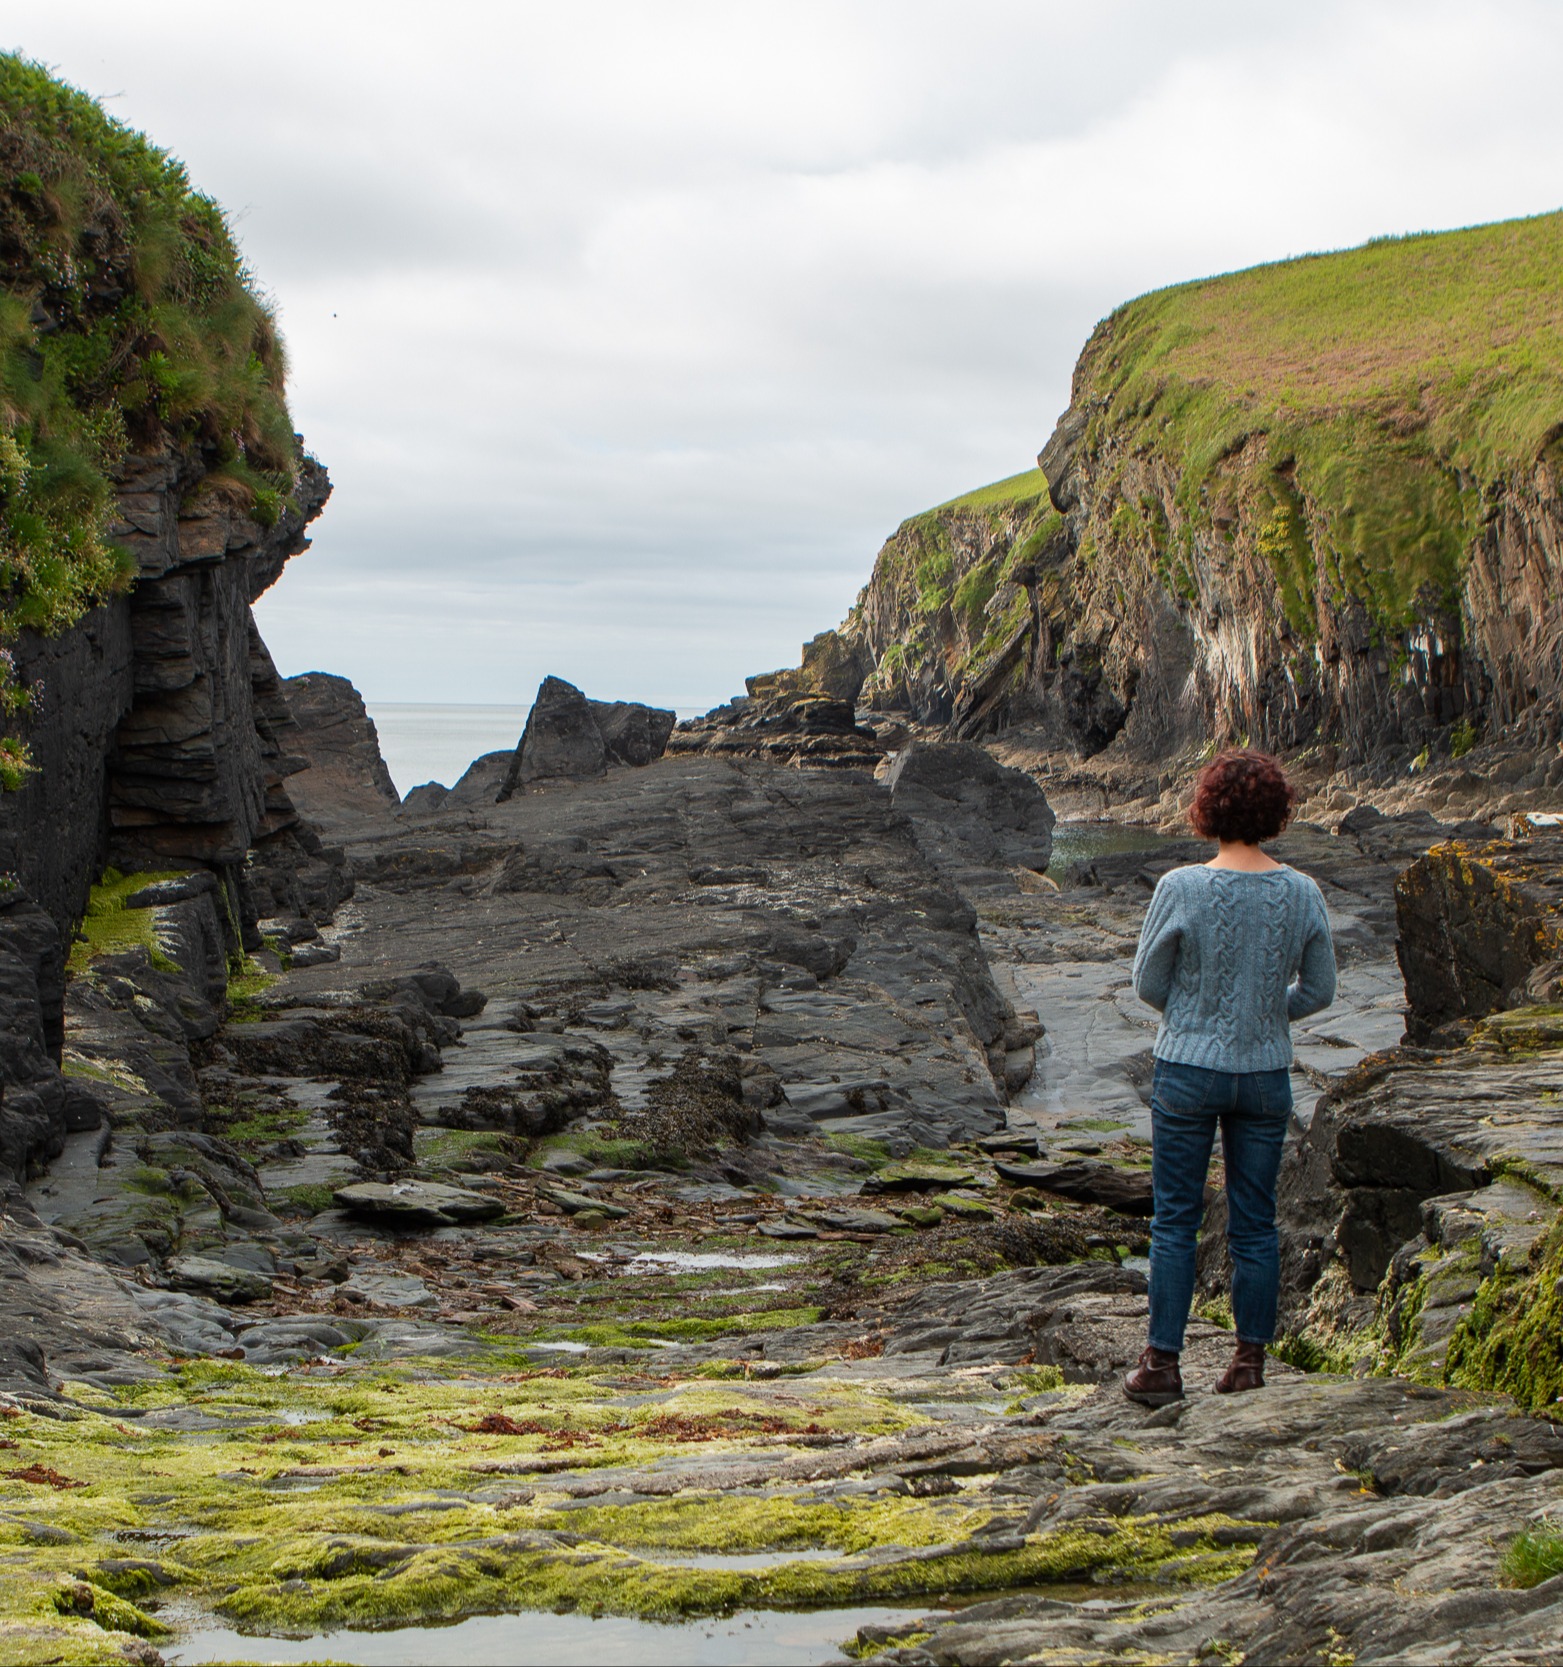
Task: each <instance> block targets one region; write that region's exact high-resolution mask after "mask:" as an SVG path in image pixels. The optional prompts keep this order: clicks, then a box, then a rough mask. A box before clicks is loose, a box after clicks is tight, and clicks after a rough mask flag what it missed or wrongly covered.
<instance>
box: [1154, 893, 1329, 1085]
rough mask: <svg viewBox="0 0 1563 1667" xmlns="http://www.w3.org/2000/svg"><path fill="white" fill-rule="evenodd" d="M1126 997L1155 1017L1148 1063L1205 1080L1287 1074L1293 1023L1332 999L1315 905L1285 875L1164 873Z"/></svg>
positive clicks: (1324, 931)
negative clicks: (1196, 1070)
mask: <svg viewBox="0 0 1563 1667" xmlns="http://www.w3.org/2000/svg"><path fill="white" fill-rule="evenodd" d="M1134 988H1135V990H1136V992H1137V993H1138V994H1139V996H1140V999H1141V1000H1142V1001H1145V1002H1148V1003H1149V1004H1150V1005H1151V1006H1152V1007H1155V1008H1158V1009H1160V1011H1161V1015H1162V1021H1161V1028H1160V1030H1159V1031H1158V1032H1157V1035H1156V1057H1157V1058H1158V1059H1166V1060H1171V1061H1174V1062H1175V1063H1177V1064H1180V1065H1201V1066H1204V1067H1205V1069H1206V1070H1211V1071H1234V1072H1240V1071H1275V1070H1279V1069H1281V1067H1283V1066H1286V1065H1290V1064H1291V1062H1292V1036H1291V1025H1292V1021H1293V1020H1294V1019H1305V1018H1307V1016H1308V1015H1309V1014H1310V1013H1317V1012H1318V1011H1319V1010H1320V1009H1321V1008H1324V1007H1328V1006H1329V1004H1330V1003H1331V1002H1332V1001H1333V1000H1334V999H1335V949H1334V945H1333V944H1332V943H1331V942H1330V925H1329V919H1328V917H1327V915H1326V913H1325V909H1324V897H1323V895H1322V894H1321V893H1320V891H1319V888H1318V886H1317V885H1315V884H1314V882H1313V881H1312V880H1310V879H1309V878H1308V876H1307V875H1306V874H1299V873H1298V872H1297V870H1296V869H1295V868H1284V867H1283V868H1269V869H1265V870H1264V871H1263V872H1261V873H1257V874H1255V873H1248V872H1246V871H1244V870H1242V869H1236V868H1207V867H1205V866H1203V865H1200V866H1197V867H1191V868H1174V869H1173V870H1172V871H1171V872H1170V873H1168V874H1164V875H1163V876H1162V877H1161V879H1160V880H1159V881H1158V882H1157V886H1156V891H1155V894H1154V895H1153V896H1152V898H1151V905H1150V908H1149V909H1148V910H1147V911H1146V915H1145V925H1144V927H1143V928H1142V929H1141V931H1140V945H1139V948H1138V950H1137V951H1136V952H1135V957H1134Z"/></svg>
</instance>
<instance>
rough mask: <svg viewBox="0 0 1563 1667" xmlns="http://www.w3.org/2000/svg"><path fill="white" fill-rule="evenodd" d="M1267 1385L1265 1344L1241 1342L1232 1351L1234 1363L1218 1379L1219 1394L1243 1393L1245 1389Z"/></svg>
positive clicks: (1217, 1390)
mask: <svg viewBox="0 0 1563 1667" xmlns="http://www.w3.org/2000/svg"><path fill="white" fill-rule="evenodd" d="M1264 1386H1265V1346H1264V1344H1263V1343H1239V1344H1238V1345H1237V1347H1236V1348H1235V1349H1234V1350H1233V1351H1232V1363H1231V1365H1229V1366H1228V1367H1227V1369H1226V1370H1225V1371H1224V1372H1223V1373H1222V1374H1221V1376H1220V1377H1219V1378H1217V1379H1216V1393H1217V1394H1218V1395H1241V1394H1242V1393H1243V1391H1244V1390H1245V1389H1263V1388H1264Z"/></svg>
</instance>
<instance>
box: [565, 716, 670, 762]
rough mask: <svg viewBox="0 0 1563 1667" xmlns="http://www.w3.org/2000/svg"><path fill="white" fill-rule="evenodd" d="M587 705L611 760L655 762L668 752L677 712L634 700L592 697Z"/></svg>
mask: <svg viewBox="0 0 1563 1667" xmlns="http://www.w3.org/2000/svg"><path fill="white" fill-rule="evenodd" d="M586 704H587V705H588V706H589V707H590V708H591V713H592V716H593V717H594V718H595V719H596V720H597V728H598V729H599V730H600V731H601V732H602V744H603V748H604V750H605V751H606V753H607V755H608V758H609V760H610V761H611V762H612V763H615V764H630V765H634V766H637V767H639V766H643V765H646V764H652V763H655V762H656V760H657V759H659V758H661V756H662V755H663V753H665V752H666V751H667V747H668V737H669V736H670V735H671V734H672V733H673V725H674V723H675V722H676V721H677V714H676V713H674V712H670V711H668V710H667V709H666V708H665V707H656V706H642V705H641V704H640V703H639V702H638V701H633V700H614V701H605V700H591V701H588V702H587V703H586Z"/></svg>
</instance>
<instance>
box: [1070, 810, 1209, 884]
mask: <svg viewBox="0 0 1563 1667" xmlns="http://www.w3.org/2000/svg"><path fill="white" fill-rule="evenodd" d="M1176 839H1177V835H1176V834H1164V833H1162V832H1161V830H1160V829H1159V828H1153V827H1150V826H1149V825H1148V824H1146V823H1143V822H1059V823H1057V824H1056V825H1055V826H1054V828H1053V855H1052V860H1051V861H1050V862H1049V863H1048V865H1047V871H1048V873H1049V874H1051V875H1052V876H1053V877H1054V878H1055V879H1061V878H1062V877H1063V876H1064V875H1065V874H1067V873H1068V872H1069V865H1070V864H1071V863H1076V862H1084V861H1085V860H1086V859H1087V858H1088V857H1112V856H1117V855H1118V854H1119V853H1120V852H1122V851H1154V850H1156V849H1158V848H1159V847H1160V846H1163V845H1171V844H1173V843H1175V841H1176Z"/></svg>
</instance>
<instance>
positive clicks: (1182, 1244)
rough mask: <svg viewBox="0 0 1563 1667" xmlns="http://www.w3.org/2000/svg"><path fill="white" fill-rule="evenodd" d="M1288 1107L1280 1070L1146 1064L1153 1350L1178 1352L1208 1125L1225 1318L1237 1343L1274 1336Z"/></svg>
mask: <svg viewBox="0 0 1563 1667" xmlns="http://www.w3.org/2000/svg"><path fill="white" fill-rule="evenodd" d="M1291 1109H1292V1081H1291V1073H1290V1072H1289V1071H1284V1070H1282V1071H1247V1072H1242V1073H1234V1072H1232V1071H1207V1070H1205V1069H1203V1068H1202V1067H1200V1066H1198V1065H1175V1064H1172V1063H1171V1062H1170V1061H1167V1060H1161V1059H1158V1060H1157V1061H1156V1075H1155V1078H1154V1080H1153V1082H1152V1085H1151V1185H1152V1187H1153V1189H1154V1192H1155V1210H1156V1213H1155V1216H1154V1217H1153V1219H1152V1221H1151V1326H1150V1341H1151V1345H1152V1347H1153V1348H1158V1349H1166V1350H1169V1351H1170V1352H1171V1353H1173V1354H1177V1353H1181V1351H1182V1348H1183V1328H1184V1326H1185V1325H1186V1324H1187V1323H1188V1317H1189V1305H1190V1303H1192V1302H1193V1300H1194V1258H1195V1247H1196V1245H1197V1243H1198V1239H1199V1224H1200V1220H1201V1218H1202V1217H1203V1215H1204V1213H1205V1203H1204V1195H1205V1174H1206V1171H1207V1170H1208V1169H1209V1168H1210V1149H1211V1147H1212V1146H1213V1145H1214V1143H1215V1138H1216V1126H1217V1125H1218V1124H1219V1125H1220V1128H1221V1151H1222V1155H1223V1157H1224V1158H1225V1160H1226V1176H1227V1250H1228V1251H1229V1252H1230V1253H1231V1257H1232V1318H1233V1321H1234V1322H1235V1324H1236V1329H1237V1335H1238V1338H1239V1339H1240V1340H1241V1341H1242V1342H1244V1343H1268V1342H1270V1341H1271V1340H1272V1339H1273V1338H1274V1336H1275V1307H1276V1299H1277V1296H1278V1293H1279V1289H1280V1283H1281V1258H1280V1251H1279V1247H1278V1244H1277V1241H1276V1234H1275V1177H1276V1173H1277V1171H1278V1170H1279V1169H1280V1167H1281V1144H1282V1142H1283V1141H1284V1140H1285V1138H1286V1122H1287V1117H1288V1114H1289V1113H1290V1112H1291Z"/></svg>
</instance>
